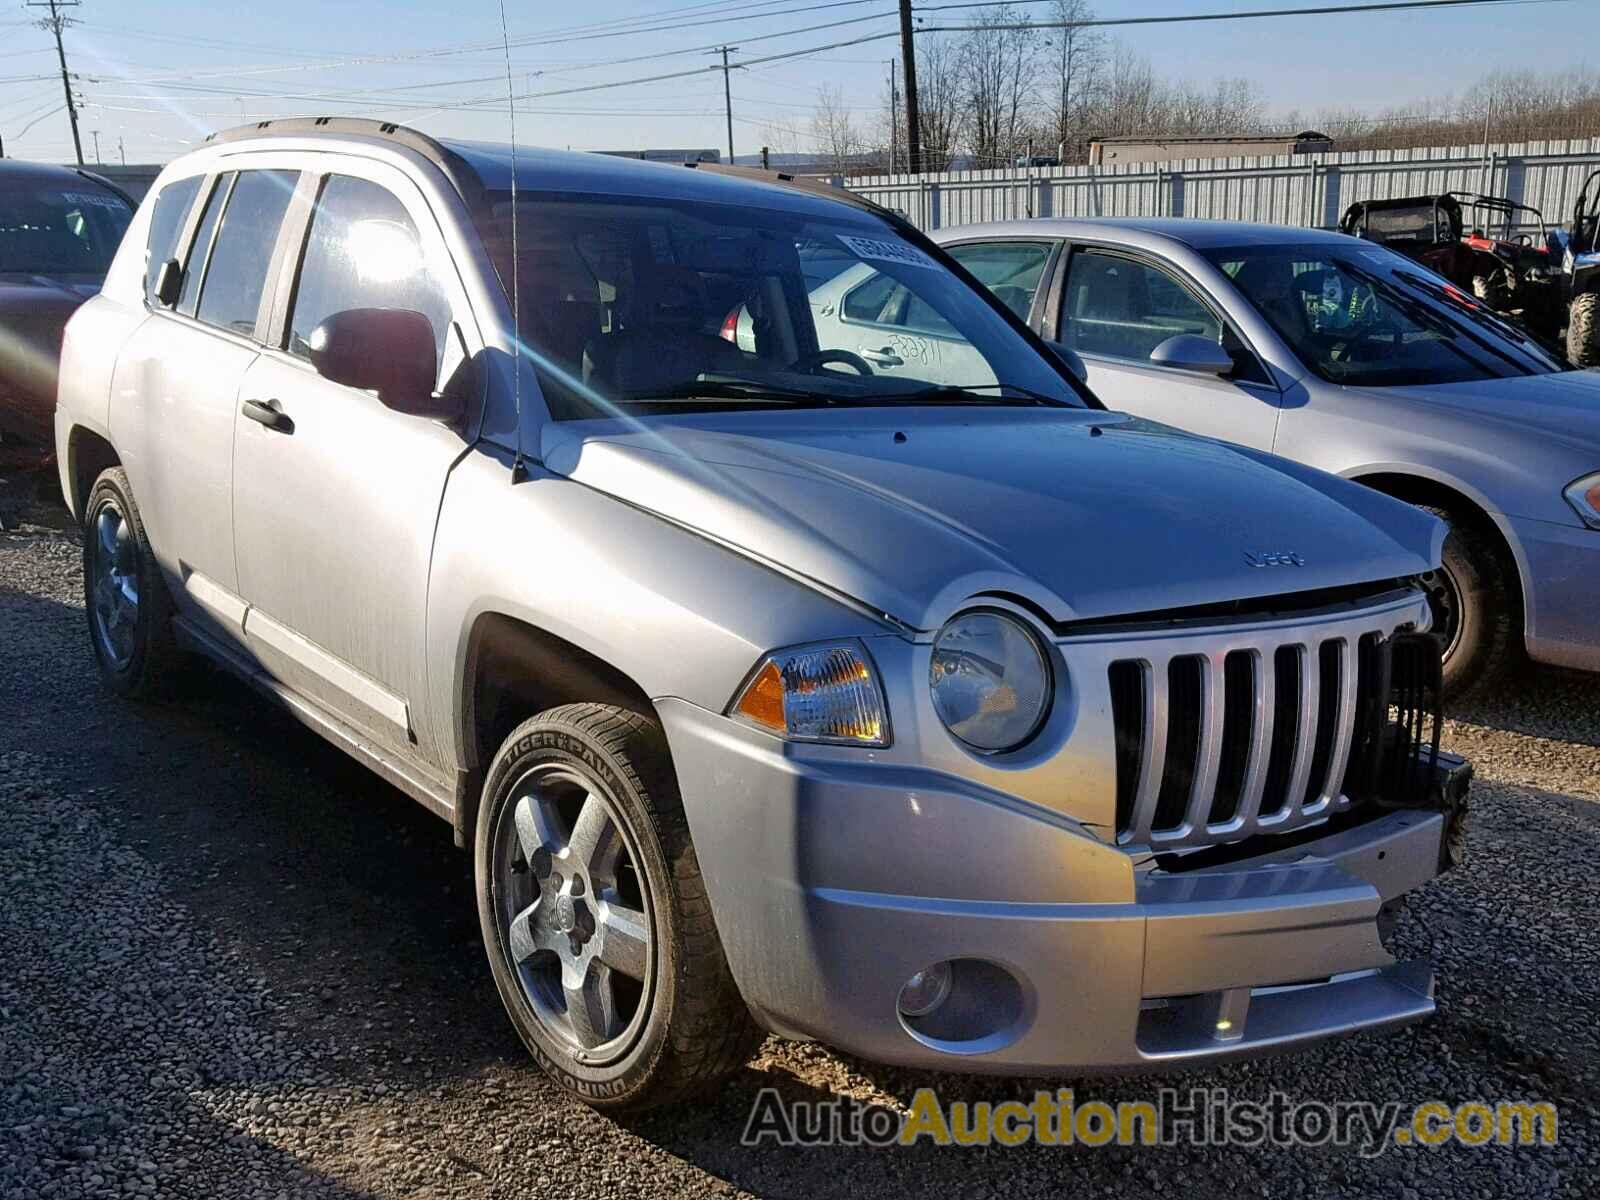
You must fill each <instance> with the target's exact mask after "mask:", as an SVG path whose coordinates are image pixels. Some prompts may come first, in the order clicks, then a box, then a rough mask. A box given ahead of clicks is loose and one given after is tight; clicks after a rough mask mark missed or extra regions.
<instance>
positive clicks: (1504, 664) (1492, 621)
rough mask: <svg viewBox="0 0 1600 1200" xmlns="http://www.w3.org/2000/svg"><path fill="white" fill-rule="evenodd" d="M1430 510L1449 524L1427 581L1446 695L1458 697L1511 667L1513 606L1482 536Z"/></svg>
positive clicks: (1500, 570)
mask: <svg viewBox="0 0 1600 1200" xmlns="http://www.w3.org/2000/svg"><path fill="white" fill-rule="evenodd" d="M1427 511H1428V512H1431V513H1432V514H1433V515H1434V516H1436V517H1439V518H1441V519H1442V520H1443V521H1444V522H1445V523H1446V524H1447V525H1449V526H1450V532H1449V534H1448V535H1446V537H1445V542H1444V554H1443V558H1442V562H1441V564H1440V567H1439V569H1438V570H1437V571H1430V572H1429V573H1428V574H1427V575H1426V576H1424V577H1423V583H1424V585H1425V586H1426V588H1427V590H1428V605H1429V608H1430V609H1432V614H1433V633H1434V636H1435V637H1436V638H1438V639H1439V643H1440V649H1441V651H1442V652H1443V655H1444V679H1443V683H1444V691H1445V695H1446V696H1447V697H1450V698H1458V697H1460V696H1463V695H1465V694H1467V693H1468V692H1471V691H1474V690H1478V689H1481V688H1483V687H1484V686H1486V685H1488V684H1491V683H1492V682H1493V681H1495V680H1496V679H1498V678H1500V677H1501V676H1502V675H1503V674H1504V673H1505V671H1506V670H1507V668H1508V667H1509V666H1510V663H1511V657H1512V649H1513V645H1514V639H1513V637H1512V616H1513V614H1514V612H1515V605H1514V603H1513V600H1512V596H1511V591H1510V586H1509V581H1508V580H1507V578H1506V572H1505V569H1504V567H1503V566H1502V564H1501V561H1500V557H1499V555H1497V554H1496V553H1495V550H1494V547H1493V546H1491V545H1490V544H1489V542H1488V540H1487V539H1486V538H1485V537H1484V536H1483V534H1482V533H1481V532H1479V531H1478V530H1477V529H1476V528H1474V527H1473V526H1472V525H1471V524H1469V523H1467V522H1464V521H1462V520H1461V519H1460V518H1459V517H1457V516H1456V515H1455V514H1453V513H1449V512H1446V511H1445V510H1444V509H1439V508H1428V509H1427Z"/></svg>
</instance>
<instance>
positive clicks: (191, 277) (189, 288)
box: [178, 171, 234, 317]
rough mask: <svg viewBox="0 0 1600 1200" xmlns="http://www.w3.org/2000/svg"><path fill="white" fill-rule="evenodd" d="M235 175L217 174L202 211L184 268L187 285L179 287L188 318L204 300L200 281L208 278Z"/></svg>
mask: <svg viewBox="0 0 1600 1200" xmlns="http://www.w3.org/2000/svg"><path fill="white" fill-rule="evenodd" d="M233 178H234V173H233V172H232V171H228V172H227V173H225V174H222V175H219V176H217V180H216V182H215V183H214V184H213V185H212V187H211V191H210V192H209V193H208V194H207V196H206V207H205V211H204V212H202V213H201V214H200V228H198V229H196V230H195V231H194V243H193V244H192V245H191V246H190V247H189V257H188V260H187V261H186V262H185V263H184V268H183V287H182V288H180V289H179V290H178V311H179V312H181V313H182V314H183V315H184V316H186V317H192V316H194V310H195V306H196V305H197V304H199V303H200V280H201V279H203V278H204V277H205V273H206V259H207V258H209V257H210V255H211V243H212V242H213V241H214V240H215V239H216V236H217V222H218V221H219V220H220V219H221V217H222V209H223V207H224V206H225V205H226V204H227V203H228V191H229V189H231V188H232V187H233Z"/></svg>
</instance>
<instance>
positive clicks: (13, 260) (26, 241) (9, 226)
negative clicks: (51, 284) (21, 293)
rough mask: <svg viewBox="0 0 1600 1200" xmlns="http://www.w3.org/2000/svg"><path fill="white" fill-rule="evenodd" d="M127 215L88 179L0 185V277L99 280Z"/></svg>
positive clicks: (118, 199)
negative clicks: (4, 274)
mask: <svg viewBox="0 0 1600 1200" xmlns="http://www.w3.org/2000/svg"><path fill="white" fill-rule="evenodd" d="M132 219H133V210H132V209H130V208H129V207H128V205H127V203H126V202H125V201H124V200H123V199H122V197H121V196H118V195H117V194H116V193H115V192H111V191H107V190H106V189H105V188H103V187H101V186H100V185H99V184H97V183H94V182H93V181H91V180H88V179H78V180H75V181H72V182H69V183H67V184H65V185H61V184H57V183H55V182H54V181H50V180H22V181H19V182H16V183H10V184H6V185H0V271H17V272H21V273H25V274H29V275H87V276H92V277H96V278H102V279H103V278H104V277H105V273H106V271H107V270H108V269H109V268H110V266H111V259H112V256H113V255H115V254H116V252H117V246H118V245H119V244H120V243H121V242H122V235H123V233H124V232H126V231H127V228H128V222H129V221H131V220H132Z"/></svg>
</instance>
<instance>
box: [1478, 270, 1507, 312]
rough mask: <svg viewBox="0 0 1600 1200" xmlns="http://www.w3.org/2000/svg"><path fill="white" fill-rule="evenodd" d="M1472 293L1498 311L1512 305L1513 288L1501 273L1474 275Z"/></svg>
mask: <svg viewBox="0 0 1600 1200" xmlns="http://www.w3.org/2000/svg"><path fill="white" fill-rule="evenodd" d="M1472 294H1473V295H1474V296H1476V297H1477V298H1478V299H1479V300H1481V301H1483V303H1485V304H1487V305H1488V306H1489V307H1490V308H1492V309H1494V310H1495V311H1496V312H1501V311H1503V310H1505V309H1506V308H1508V307H1510V305H1511V289H1510V288H1508V287H1507V286H1506V284H1505V280H1504V279H1503V278H1502V277H1501V276H1499V275H1474V276H1473V277H1472Z"/></svg>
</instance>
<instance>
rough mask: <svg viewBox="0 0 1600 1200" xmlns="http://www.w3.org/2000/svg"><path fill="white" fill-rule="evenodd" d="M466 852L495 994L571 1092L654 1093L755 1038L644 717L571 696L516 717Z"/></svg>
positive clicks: (589, 1096) (618, 1096)
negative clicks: (519, 720) (518, 721)
mask: <svg viewBox="0 0 1600 1200" xmlns="http://www.w3.org/2000/svg"><path fill="white" fill-rule="evenodd" d="M475 866H476V876H477V896H478V916H479V920H480V922H481V924H482V926H483V938H484V944H485V946H486V947H487V949H488V953H489V965H490V967H491V969H492V970H493V972H494V978H495V984H496V986H497V987H498V988H499V991H500V998H501V999H502V1000H503V1001H504V1003H505V1006H506V1011H507V1013H508V1014H509V1015H510V1017H511V1020H512V1023H513V1024H514V1025H515V1026H516V1029H517V1033H518V1034H519V1035H520V1036H521V1038H522V1041H523V1043H524V1044H525V1045H526V1046H527V1047H528V1050H529V1052H530V1053H531V1054H532V1055H533V1057H534V1058H535V1059H536V1060H537V1061H538V1063H539V1065H540V1066H541V1067H543V1068H544V1070H545V1072H546V1073H547V1074H548V1075H549V1076H550V1077H551V1078H552V1079H554V1080H555V1081H556V1082H557V1083H558V1084H560V1085H561V1087H563V1088H564V1089H565V1090H566V1091H568V1092H569V1093H571V1094H572V1095H573V1096H575V1097H577V1098H578V1099H580V1100H582V1101H584V1102H585V1103H587V1104H591V1105H594V1106H595V1107H598V1108H615V1109H621V1108H634V1109H638V1108H649V1107H653V1106H655V1105H659V1104H663V1103H666V1102H668V1101H671V1100H674V1099H677V1098H679V1097H681V1096H683V1095H686V1094H689V1093H692V1092H695V1091H698V1090H700V1089H702V1088H705V1087H708V1086H710V1085H712V1084H714V1083H716V1082H717V1081H719V1080H720V1079H722V1078H724V1077H725V1076H726V1075H728V1074H729V1073H730V1072H732V1071H734V1070H736V1069H737V1068H738V1067H739V1066H740V1065H741V1064H742V1063H743V1062H744V1061H745V1060H746V1059H747V1058H748V1057H749V1056H750V1054H751V1053H752V1052H753V1050H754V1049H755V1047H756V1045H757V1044H758V1043H759V1041H760V1033H759V1032H758V1030H757V1029H756V1026H755V1023H754V1021H753V1020H752V1019H751V1016H750V1012H749V1010H748V1009H747V1008H746V1007H745V1004H744V1001H743V999H742V998H741V997H740V995H739V992H738V989H737V987H736V986H735V985H734V982H733V978H732V976H731V974H730V973H729V971H728V964H727V961H726V959H725V958H724V956H723V951H722V943H721V940H720V939H719V937H718V935H717V929H716V924H715V922H714V920H713V919H712V914H711V909H710V903H709V901H708V899H707V897H706V891H705V884H704V882H703V880H702V878H701V874H700V865H699V862H698V860H697V859H696V857H695V853H694V846H693V844H692V842H691V841H690V838H689V828H688V824H687V822H686V821H685V819H684V815H683V805H682V802H681V800H680V799H679V796H678V789H677V782H676V779H675V777H674V775H673V771H672V766H671V761H670V758H669V755H668V753H667V746H666V738H665V736H664V734H663V733H662V731H661V727H660V726H659V725H658V724H656V723H655V722H654V721H652V720H650V719H648V718H646V717H644V716H641V715H639V714H638V713H634V712H629V711H627V710H624V709H620V708H615V707H612V706H609V705H602V704H575V705H567V706H565V707H562V708H555V709H551V710H550V711H548V712H545V713H542V714H540V715H539V716H537V717H534V718H533V719H532V720H530V721H527V722H525V723H523V724H522V725H520V726H518V727H517V728H516V729H515V730H514V731H513V732H512V733H511V736H510V737H509V738H507V739H506V741H505V744H504V745H502V746H501V747H500V751H499V753H498V754H496V755H495V758H494V762H493V763H492V764H491V766H490V770H489V777H488V780H487V782H486V784H485V787H484V798H483V806H482V810H481V815H480V817H479V820H478V829H477V835H476V839H475Z"/></svg>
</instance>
